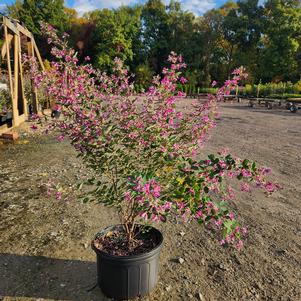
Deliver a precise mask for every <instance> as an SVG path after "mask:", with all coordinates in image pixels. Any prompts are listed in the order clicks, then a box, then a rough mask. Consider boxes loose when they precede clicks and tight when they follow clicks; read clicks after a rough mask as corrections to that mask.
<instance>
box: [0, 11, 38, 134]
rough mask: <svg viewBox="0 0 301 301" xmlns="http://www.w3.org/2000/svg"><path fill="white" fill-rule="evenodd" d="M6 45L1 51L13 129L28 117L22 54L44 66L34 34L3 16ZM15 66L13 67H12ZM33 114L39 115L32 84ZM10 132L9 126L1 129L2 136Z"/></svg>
mask: <svg viewBox="0 0 301 301" xmlns="http://www.w3.org/2000/svg"><path fill="white" fill-rule="evenodd" d="M2 26H3V30H4V43H3V46H2V49H1V57H2V60H4V61H6V67H7V72H8V80H9V81H8V82H9V94H10V96H11V102H12V115H13V120H12V127H15V126H18V125H20V124H21V123H22V122H24V121H25V120H26V118H27V116H28V106H27V100H26V98H25V93H24V80H23V67H22V52H25V53H27V54H28V55H29V56H33V57H36V58H37V60H38V62H39V65H40V67H41V69H42V70H44V64H43V61H42V58H41V55H40V52H39V50H38V47H37V45H36V42H35V40H34V37H33V35H32V33H31V32H30V31H29V30H28V29H26V28H25V27H24V26H22V25H21V24H20V22H19V21H17V20H15V19H11V18H8V17H5V16H3V22H2ZM22 36H25V39H26V46H27V47H26V48H27V49H26V50H25V51H23V50H22V44H21V38H22ZM12 64H13V66H12ZM32 95H33V99H32V106H33V112H34V113H38V111H39V106H38V95H37V90H36V89H35V88H34V86H33V83H32ZM7 130H8V127H7V125H3V126H1V127H0V134H1V133H4V132H5V131H7Z"/></svg>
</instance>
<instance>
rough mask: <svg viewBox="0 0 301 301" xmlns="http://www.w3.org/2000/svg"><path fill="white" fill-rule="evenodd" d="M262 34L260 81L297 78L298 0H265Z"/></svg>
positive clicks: (300, 10) (300, 26) (300, 19)
mask: <svg viewBox="0 0 301 301" xmlns="http://www.w3.org/2000/svg"><path fill="white" fill-rule="evenodd" d="M264 25H265V31H264V35H263V36H262V38H261V48H262V52H261V56H260V66H261V68H260V75H261V77H262V79H263V81H266V82H268V81H272V80H274V81H280V80H285V81H287V80H292V81H296V80H298V79H299V77H300V70H298V62H297V60H296V58H297V53H298V50H299V49H300V30H301V7H300V1H298V0H285V1H284V0H268V1H267V2H266V4H265V24H264Z"/></svg>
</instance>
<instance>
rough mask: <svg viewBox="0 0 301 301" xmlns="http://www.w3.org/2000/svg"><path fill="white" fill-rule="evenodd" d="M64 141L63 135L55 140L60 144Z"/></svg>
mask: <svg viewBox="0 0 301 301" xmlns="http://www.w3.org/2000/svg"><path fill="white" fill-rule="evenodd" d="M64 139H65V136H64V135H59V136H58V137H57V140H58V141H60V142H62V141H64Z"/></svg>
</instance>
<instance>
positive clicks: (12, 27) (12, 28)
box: [3, 17, 19, 35]
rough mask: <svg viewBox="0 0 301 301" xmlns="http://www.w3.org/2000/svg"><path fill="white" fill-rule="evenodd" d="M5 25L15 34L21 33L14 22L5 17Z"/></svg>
mask: <svg viewBox="0 0 301 301" xmlns="http://www.w3.org/2000/svg"><path fill="white" fill-rule="evenodd" d="M3 25H4V26H7V28H8V29H9V30H11V31H12V32H13V33H14V34H16V35H19V30H18V28H17V26H15V24H14V23H12V22H11V21H10V20H9V19H8V18H6V17H3Z"/></svg>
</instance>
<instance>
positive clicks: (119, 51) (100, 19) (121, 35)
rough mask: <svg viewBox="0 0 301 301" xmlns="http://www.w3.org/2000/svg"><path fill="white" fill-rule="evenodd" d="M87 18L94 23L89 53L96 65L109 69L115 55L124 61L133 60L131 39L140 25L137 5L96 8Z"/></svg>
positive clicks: (132, 39) (134, 36) (136, 33)
mask: <svg viewBox="0 0 301 301" xmlns="http://www.w3.org/2000/svg"><path fill="white" fill-rule="evenodd" d="M88 18H89V20H90V21H91V22H93V23H94V24H95V29H94V32H93V37H92V42H93V44H94V45H95V46H94V47H93V50H92V52H91V53H92V56H93V57H94V64H95V65H96V66H98V67H102V69H110V68H111V67H112V65H113V63H114V58H115V57H119V58H120V59H122V60H123V61H124V62H126V63H128V62H130V61H132V60H133V41H134V39H135V38H136V35H138V32H139V27H140V9H139V7H136V8H129V7H121V8H119V9H118V10H109V9H103V10H97V11H94V12H92V13H90V14H88Z"/></svg>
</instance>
